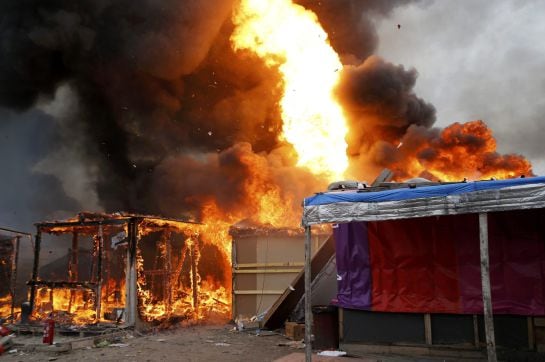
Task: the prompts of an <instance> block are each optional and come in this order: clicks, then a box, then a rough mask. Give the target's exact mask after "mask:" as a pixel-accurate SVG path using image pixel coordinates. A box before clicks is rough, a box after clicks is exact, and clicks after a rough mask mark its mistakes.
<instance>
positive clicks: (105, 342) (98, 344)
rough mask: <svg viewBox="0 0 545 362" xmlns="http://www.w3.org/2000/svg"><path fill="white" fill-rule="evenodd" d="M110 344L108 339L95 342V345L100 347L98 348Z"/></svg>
mask: <svg viewBox="0 0 545 362" xmlns="http://www.w3.org/2000/svg"><path fill="white" fill-rule="evenodd" d="M109 345H110V342H108V341H106V340H104V341H100V342H98V343H97V344H95V346H96V347H98V348H103V347H108V346H109Z"/></svg>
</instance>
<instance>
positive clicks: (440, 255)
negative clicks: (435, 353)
mask: <svg viewBox="0 0 545 362" xmlns="http://www.w3.org/2000/svg"><path fill="white" fill-rule="evenodd" d="M368 233H369V253H370V264H371V278H372V283H371V285H372V298H371V300H372V309H373V310H376V311H391V312H430V313H432V312H435V313H441V312H442V313H482V297H481V279H480V262H479V261H480V257H479V225H478V217H477V215H453V216H441V217H428V218H417V219H408V220H392V221H381V222H371V223H369V225H368ZM489 245H490V272H491V283H492V304H493V308H494V312H495V313H506V314H522V315H544V314H545V287H544V281H545V278H544V276H545V211H544V210H524V211H513V212H501V213H493V214H490V215H489Z"/></svg>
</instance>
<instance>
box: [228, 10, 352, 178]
mask: <svg viewBox="0 0 545 362" xmlns="http://www.w3.org/2000/svg"><path fill="white" fill-rule="evenodd" d="M233 22H234V24H235V25H236V26H237V27H236V29H235V31H234V33H233V35H232V37H231V41H232V43H233V47H234V48H235V50H250V51H251V52H253V53H255V54H256V55H257V56H259V57H260V58H262V59H263V60H264V62H265V64H266V65H267V66H269V67H278V70H279V72H280V74H281V75H282V83H283V96H282V100H281V101H280V106H281V111H282V119H283V135H282V136H283V138H284V139H285V140H286V141H288V142H289V143H291V144H292V145H293V146H294V148H295V150H296V151H297V154H298V157H299V160H298V165H299V166H302V167H307V168H309V169H310V170H311V171H312V172H313V173H315V174H322V175H326V176H327V177H328V178H329V179H338V178H340V177H342V175H343V174H344V172H345V170H346V168H347V166H348V158H347V156H346V141H345V139H344V138H345V136H346V133H347V127H346V120H345V118H344V114H343V111H342V108H341V106H340V105H339V104H338V102H337V101H336V100H335V99H334V97H333V95H332V90H333V89H334V87H335V86H336V85H337V83H338V82H339V73H340V71H341V69H342V64H341V61H340V60H339V56H338V55H337V53H335V51H334V50H333V48H331V46H330V45H329V42H328V39H327V34H326V32H325V31H324V30H323V29H322V27H321V26H320V24H319V22H318V19H317V17H316V15H315V14H314V13H312V12H311V11H308V10H306V9H305V8H303V7H302V6H299V5H295V4H294V3H293V2H292V1H291V0H242V1H241V3H240V6H239V7H238V9H237V10H236V11H235V13H234V15H233Z"/></svg>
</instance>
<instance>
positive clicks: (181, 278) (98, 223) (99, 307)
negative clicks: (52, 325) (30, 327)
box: [28, 213, 230, 326]
mask: <svg viewBox="0 0 545 362" xmlns="http://www.w3.org/2000/svg"><path fill="white" fill-rule="evenodd" d="M201 226H202V225H199V224H197V223H193V222H189V221H182V220H174V219H166V218H160V217H155V216H146V215H134V214H125V213H118V214H96V213H80V214H78V215H77V217H76V218H74V219H69V220H65V221H56V222H42V223H39V224H36V227H37V232H36V238H35V249H34V264H33V271H32V279H31V280H29V281H28V285H29V287H30V304H31V309H32V310H33V315H34V317H35V318H38V319H42V318H44V317H46V316H47V315H48V314H50V313H54V315H55V319H56V320H57V321H59V322H61V323H62V322H64V323H69V324H88V323H97V322H101V321H107V320H109V321H115V322H117V323H119V322H121V321H123V322H124V324H125V325H137V326H138V325H142V323H152V324H158V323H163V322H165V323H172V322H177V321H178V322H179V321H197V320H199V319H204V318H210V317H222V318H223V317H226V316H228V314H229V311H230V307H229V305H230V294H229V291H228V289H226V288H221V287H219V288H216V287H215V286H216V284H218V283H219V282H218V279H220V278H222V276H221V273H222V272H223V271H222V270H220V269H219V268H218V264H216V263H215V262H213V260H210V257H209V256H208V255H206V253H207V251H209V250H212V249H210V247H209V246H207V245H205V244H204V243H203V242H202V239H201V238H200V234H199V233H200V230H201ZM52 235H53V236H57V237H60V238H63V240H64V241H65V242H66V244H68V245H67V246H68V247H67V258H64V259H62V260H65V261H66V262H67V265H61V266H60V267H61V268H60V270H64V273H62V274H60V275H59V274H56V273H55V271H54V269H55V268H42V269H40V258H41V256H42V252H41V244H42V242H43V239H44V237H46V236H52ZM81 251H83V254H82V252H81ZM85 254H87V255H85ZM82 256H86V257H82ZM61 264H62V263H61ZM66 270H67V272H66ZM43 272H47V273H45V274H47V275H43V274H44V273H43ZM227 272H228V271H227Z"/></svg>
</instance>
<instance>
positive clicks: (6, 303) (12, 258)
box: [0, 228, 28, 322]
mask: <svg viewBox="0 0 545 362" xmlns="http://www.w3.org/2000/svg"><path fill="white" fill-rule="evenodd" d="M26 236H28V234H27V233H24V232H20V231H15V230H11V229H6V228H0V280H1V281H3V282H2V283H0V318H1V319H11V321H12V322H13V320H14V319H15V317H16V312H17V311H18V308H17V306H16V294H17V289H16V284H17V262H18V260H19V248H20V245H21V238H22V237H26Z"/></svg>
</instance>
